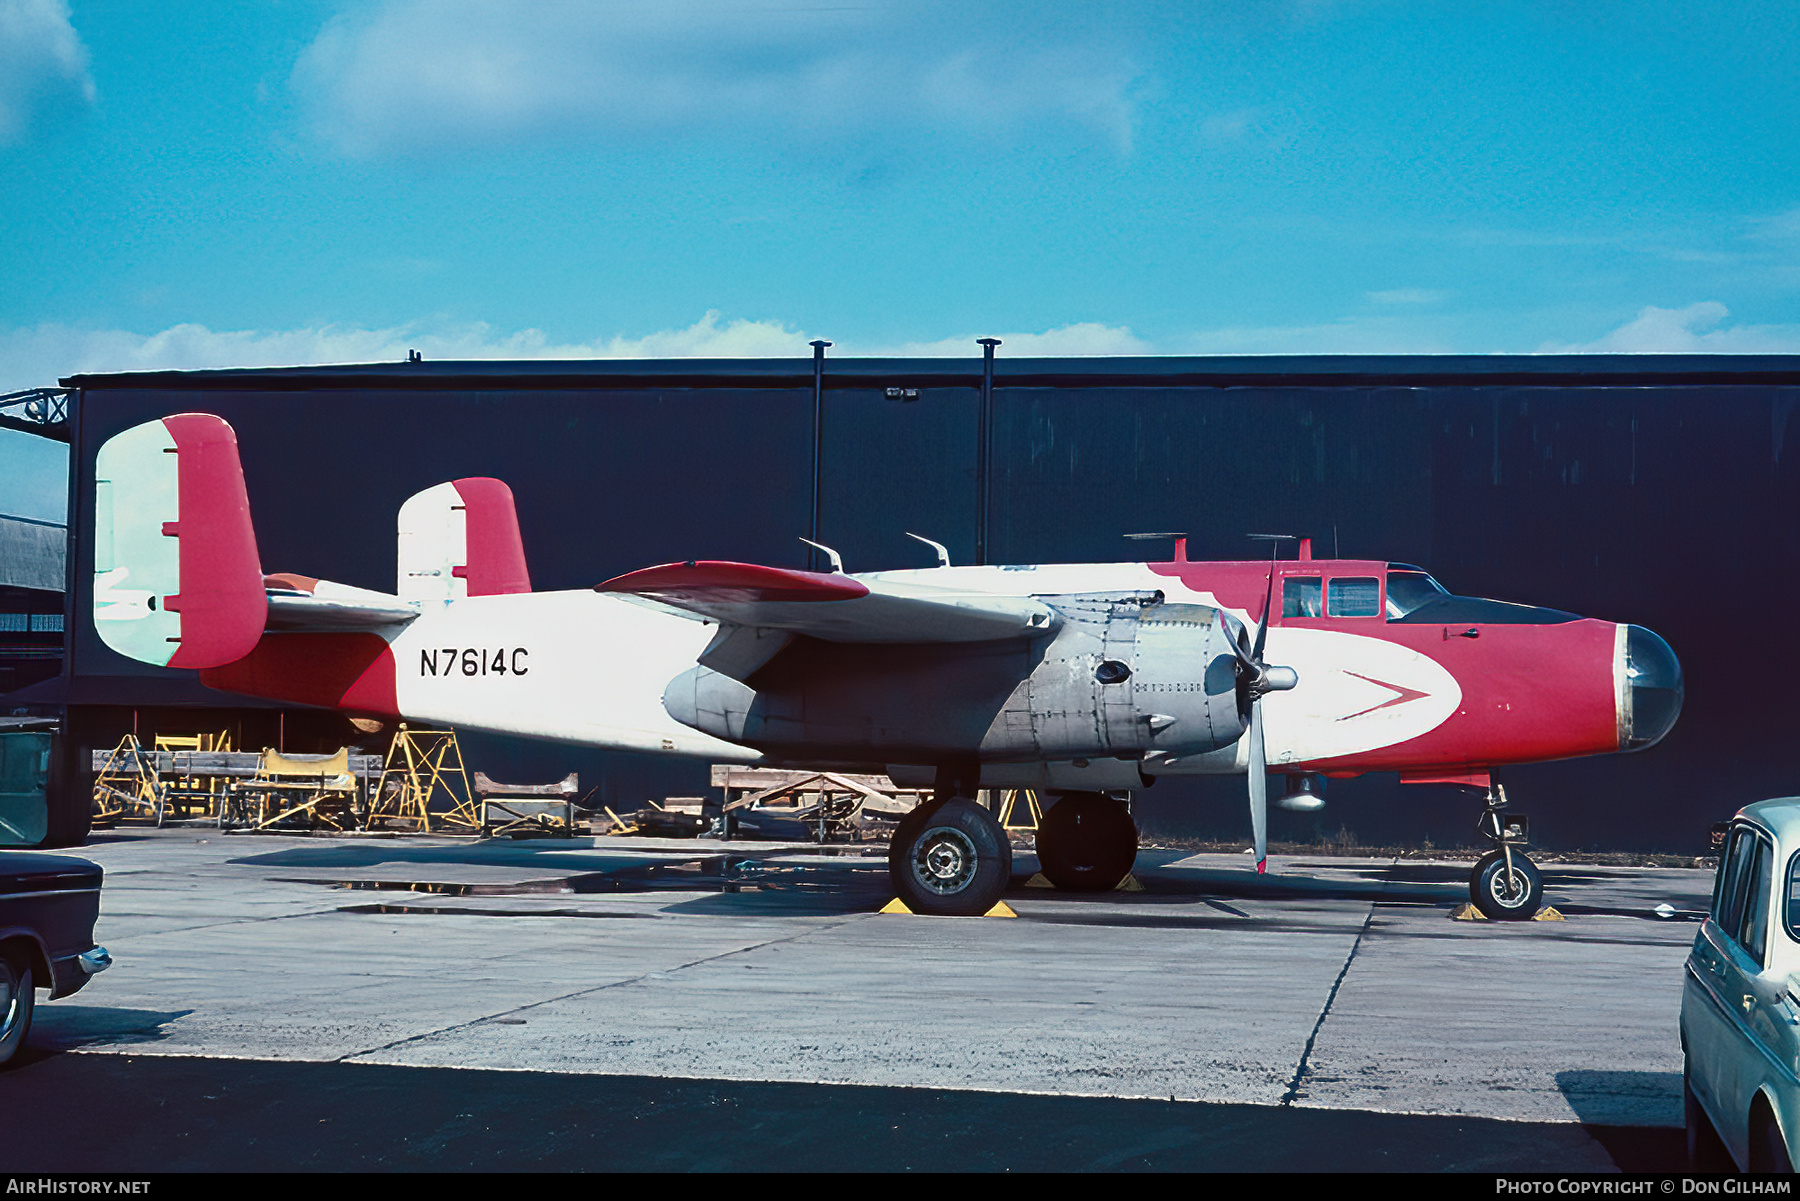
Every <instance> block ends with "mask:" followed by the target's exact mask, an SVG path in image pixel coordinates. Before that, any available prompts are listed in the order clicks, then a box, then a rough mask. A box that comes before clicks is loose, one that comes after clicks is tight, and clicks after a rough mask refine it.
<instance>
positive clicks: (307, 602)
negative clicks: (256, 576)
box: [263, 572, 419, 634]
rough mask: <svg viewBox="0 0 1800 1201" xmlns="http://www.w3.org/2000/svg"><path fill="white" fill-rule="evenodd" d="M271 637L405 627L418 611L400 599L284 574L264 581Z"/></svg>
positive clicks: (328, 581)
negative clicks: (273, 634) (275, 635)
mask: <svg viewBox="0 0 1800 1201" xmlns="http://www.w3.org/2000/svg"><path fill="white" fill-rule="evenodd" d="M263 585H264V587H265V588H266V589H267V593H268V598H269V622H268V629H269V631H270V632H271V633H281V634H297V633H339V632H344V631H352V630H369V631H376V630H381V629H384V628H388V627H395V626H402V625H405V624H406V623H407V622H409V621H412V620H413V619H414V618H416V617H418V615H419V611H418V610H417V609H415V608H413V607H412V606H411V605H409V604H407V603H406V602H404V601H402V600H401V599H400V598H399V597H397V596H389V595H387V594H386V593H383V592H372V591H370V590H369V589H366V588H355V587H352V586H351V585H349V584H334V583H332V582H331V581H330V580H315V579H312V578H311V577H309V576H301V575H290V574H287V573H285V572H284V573H282V574H279V575H271V576H265V577H263Z"/></svg>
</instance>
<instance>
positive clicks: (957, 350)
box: [833, 321, 1156, 359]
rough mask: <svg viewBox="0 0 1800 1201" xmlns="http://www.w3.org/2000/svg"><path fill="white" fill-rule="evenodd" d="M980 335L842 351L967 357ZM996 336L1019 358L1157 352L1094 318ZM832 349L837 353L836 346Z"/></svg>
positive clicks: (1002, 349)
mask: <svg viewBox="0 0 1800 1201" xmlns="http://www.w3.org/2000/svg"><path fill="white" fill-rule="evenodd" d="M978 336H981V337H986V336H987V335H985V334H984V335H976V334H961V335H957V336H955V337H950V338H940V339H938V340H937V341H935V342H903V343H901V344H900V345H898V346H889V347H882V346H871V347H868V348H866V349H865V348H857V347H854V346H852V347H851V348H850V349H849V350H847V351H845V352H843V353H848V354H865V355H875V356H884V357H885V356H892V357H895V358H951V359H954V358H964V357H967V356H970V355H978V354H980V353H981V347H979V346H977V345H976V344H975V339H976V337H978ZM993 337H996V338H999V339H1000V349H999V351H998V353H1000V354H1003V355H1006V356H1007V357H1008V358H1018V359H1024V358H1042V357H1046V356H1050V355H1087V354H1155V353H1156V351H1155V349H1154V348H1153V347H1152V346H1151V345H1150V344H1149V343H1148V342H1145V341H1144V340H1142V339H1141V338H1139V337H1137V336H1136V335H1135V334H1133V333H1132V332H1131V331H1130V330H1128V329H1126V328H1125V327H1124V326H1122V325H1101V324H1099V323H1098V322H1093V321H1083V322H1079V323H1077V324H1074V325H1064V326H1059V327H1058V328H1056V329H1051V330H1045V331H1044V332H1043V333H1041V334H994V335H993ZM833 350H834V352H836V348H835V347H834V348H833Z"/></svg>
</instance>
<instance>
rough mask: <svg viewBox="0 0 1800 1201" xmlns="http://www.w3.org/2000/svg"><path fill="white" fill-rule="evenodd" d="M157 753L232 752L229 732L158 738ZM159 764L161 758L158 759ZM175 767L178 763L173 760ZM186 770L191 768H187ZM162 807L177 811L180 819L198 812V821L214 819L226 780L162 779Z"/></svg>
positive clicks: (218, 777) (215, 777)
mask: <svg viewBox="0 0 1800 1201" xmlns="http://www.w3.org/2000/svg"><path fill="white" fill-rule="evenodd" d="M156 749H157V750H159V751H170V752H175V751H186V752H189V753H190V755H191V754H195V753H198V754H212V753H215V752H225V751H230V750H231V732H230V731H229V730H220V731H219V732H218V733H217V734H210V733H207V734H191V735H189V734H158V735H157V736H156ZM157 758H158V759H159V760H160V759H161V758H162V757H161V756H160V755H159V756H157ZM175 763H176V765H177V767H179V766H181V760H179V759H176V760H175ZM187 766H188V768H189V770H190V771H191V770H192V769H193V764H192V763H191V762H190V763H188V764H187ZM162 783H163V798H164V804H165V805H166V806H167V807H168V808H170V809H173V810H175V811H176V815H177V816H180V817H189V816H192V815H193V811H194V810H198V811H199V814H200V816H201V817H217V816H218V815H219V809H220V807H221V805H222V804H223V803H224V800H225V793H226V791H227V790H228V789H229V788H230V786H231V779H230V777H228V776H221V775H217V774H210V775H174V776H166V777H163V778H162Z"/></svg>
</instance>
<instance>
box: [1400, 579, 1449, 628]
mask: <svg viewBox="0 0 1800 1201" xmlns="http://www.w3.org/2000/svg"><path fill="white" fill-rule="evenodd" d="M1449 595H1450V593H1449V591H1448V590H1447V589H1446V588H1445V587H1444V586H1443V585H1442V584H1440V583H1438V582H1437V581H1436V580H1434V579H1432V578H1431V577H1430V576H1429V575H1427V574H1426V573H1425V572H1423V571H1420V570H1419V569H1418V568H1416V567H1409V568H1395V569H1391V570H1389V572H1388V578H1387V615H1388V620H1389V621H1398V620H1400V618H1402V617H1405V616H1406V615H1407V614H1408V613H1411V612H1412V611H1413V610H1414V609H1417V608H1418V607H1419V606H1420V605H1422V604H1424V603H1425V602H1426V601H1434V600H1437V599H1438V598H1439V597H1443V596H1449Z"/></svg>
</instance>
